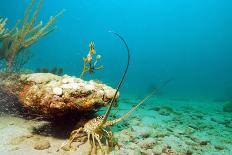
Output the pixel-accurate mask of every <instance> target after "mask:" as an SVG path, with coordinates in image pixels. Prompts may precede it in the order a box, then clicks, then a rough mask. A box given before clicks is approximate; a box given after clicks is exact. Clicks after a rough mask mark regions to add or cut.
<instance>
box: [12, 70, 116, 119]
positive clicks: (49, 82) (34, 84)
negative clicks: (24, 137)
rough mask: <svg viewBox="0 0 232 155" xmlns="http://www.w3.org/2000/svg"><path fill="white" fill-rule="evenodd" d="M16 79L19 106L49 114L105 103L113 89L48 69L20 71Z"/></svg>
mask: <svg viewBox="0 0 232 155" xmlns="http://www.w3.org/2000/svg"><path fill="white" fill-rule="evenodd" d="M19 83H20V85H19V86H18V87H20V89H19V91H18V92H17V93H16V95H17V96H18V98H19V100H20V102H21V103H22V104H23V106H24V107H26V108H29V109H32V110H34V111H37V112H39V113H42V114H47V115H52V116H56V115H59V116H62V115H64V114H67V113H69V112H70V111H72V112H73V111H76V112H86V111H90V110H93V109H97V108H100V107H102V106H105V105H107V102H109V101H110V100H111V99H112V98H113V94H114V93H115V92H116V90H115V89H113V88H111V87H109V86H107V85H105V84H101V83H99V82H95V81H93V80H91V81H84V80H82V79H79V78H75V77H71V76H68V75H64V76H57V75H53V74H51V73H33V74H23V75H20V82H19ZM118 96H119V94H118V95H117V98H118ZM117 98H116V99H117Z"/></svg>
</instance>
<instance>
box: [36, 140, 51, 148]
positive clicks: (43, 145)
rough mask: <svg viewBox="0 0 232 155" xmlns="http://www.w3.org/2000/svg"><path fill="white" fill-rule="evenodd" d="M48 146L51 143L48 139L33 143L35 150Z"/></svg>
mask: <svg viewBox="0 0 232 155" xmlns="http://www.w3.org/2000/svg"><path fill="white" fill-rule="evenodd" d="M50 147H51V145H50V142H49V141H48V140H45V141H39V142H37V143H36V144H35V145H34V149H36V150H45V149H48V148H50Z"/></svg>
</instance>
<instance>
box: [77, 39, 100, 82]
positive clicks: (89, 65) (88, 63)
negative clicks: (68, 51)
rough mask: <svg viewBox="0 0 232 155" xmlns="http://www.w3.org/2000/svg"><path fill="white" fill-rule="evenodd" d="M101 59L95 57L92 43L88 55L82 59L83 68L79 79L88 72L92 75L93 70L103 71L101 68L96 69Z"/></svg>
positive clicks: (98, 56) (97, 56)
mask: <svg viewBox="0 0 232 155" xmlns="http://www.w3.org/2000/svg"><path fill="white" fill-rule="evenodd" d="M93 56H95V61H94V62H93ZM100 59H101V55H96V51H95V48H94V43H93V42H90V44H89V53H88V55H87V56H86V57H83V62H84V66H83V69H82V72H81V76H80V78H83V76H84V74H85V73H87V72H89V73H90V74H92V73H93V72H94V71H95V70H100V69H103V68H104V67H103V66H99V67H96V65H97V62H98V61H99V60H100Z"/></svg>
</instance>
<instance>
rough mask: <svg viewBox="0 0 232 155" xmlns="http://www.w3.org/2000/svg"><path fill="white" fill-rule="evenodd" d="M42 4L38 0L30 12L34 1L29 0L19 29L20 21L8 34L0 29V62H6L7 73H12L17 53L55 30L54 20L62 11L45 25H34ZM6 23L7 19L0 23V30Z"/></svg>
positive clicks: (40, 23)
mask: <svg viewBox="0 0 232 155" xmlns="http://www.w3.org/2000/svg"><path fill="white" fill-rule="evenodd" d="M42 3H43V0H39V2H38V4H37V5H36V7H35V10H34V11H33V12H32V10H33V7H34V5H35V4H36V0H31V2H30V4H29V6H28V8H27V9H26V11H25V14H24V18H23V21H22V23H21V27H19V24H20V21H17V23H16V24H15V26H14V28H13V29H12V30H11V31H9V32H8V31H7V30H6V29H4V28H3V29H2V30H1V29H0V30H1V32H2V33H1V35H0V36H1V37H0V41H1V44H2V45H1V47H0V60H1V59H3V60H5V61H6V65H7V70H8V71H12V69H13V65H14V62H15V59H16V57H17V55H18V54H19V53H21V52H22V51H23V50H24V49H26V48H28V47H30V46H31V45H32V44H33V43H35V42H36V41H37V40H39V39H40V38H41V37H43V36H46V35H47V34H49V33H50V32H52V31H53V30H55V29H56V26H52V25H53V23H54V22H55V21H56V19H57V18H58V17H59V16H60V15H62V14H63V11H61V12H59V13H58V14H57V15H55V16H54V17H53V16H51V17H50V19H49V20H48V22H47V23H46V24H45V25H44V24H43V22H42V21H40V22H39V23H38V24H36V18H37V15H38V13H39V10H40V8H41V6H42ZM31 12H32V13H31ZM29 17H31V18H29ZM6 21H7V19H5V20H2V21H1V26H0V28H1V27H4V26H5V23H6Z"/></svg>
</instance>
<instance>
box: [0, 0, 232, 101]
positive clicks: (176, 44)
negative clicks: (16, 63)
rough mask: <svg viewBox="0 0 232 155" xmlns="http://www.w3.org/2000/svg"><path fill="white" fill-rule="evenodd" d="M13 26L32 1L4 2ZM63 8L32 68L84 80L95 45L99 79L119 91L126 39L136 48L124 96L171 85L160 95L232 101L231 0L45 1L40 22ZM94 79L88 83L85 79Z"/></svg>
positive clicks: (35, 48) (37, 47)
mask: <svg viewBox="0 0 232 155" xmlns="http://www.w3.org/2000/svg"><path fill="white" fill-rule="evenodd" d="M0 3H1V5H0V15H1V16H3V17H8V18H9V21H8V25H7V26H8V27H13V26H14V24H15V22H16V20H17V19H22V17H23V14H24V10H25V8H26V7H27V5H28V4H29V0H22V1H20V2H19V1H17V0H11V1H3V0H1V1H0ZM62 9H65V13H64V15H63V16H61V17H59V19H58V20H57V21H56V22H55V25H56V26H58V29H57V30H55V31H54V32H52V33H50V34H49V35H47V36H46V37H44V38H42V39H40V40H39V41H38V42H37V43H36V44H34V45H32V46H31V47H30V50H31V51H32V52H33V57H32V58H31V60H30V61H29V63H28V64H27V66H26V68H30V69H35V68H42V67H48V68H53V67H54V66H58V67H63V68H64V72H65V73H67V74H72V75H76V76H79V75H80V73H81V69H82V57H83V56H85V55H86V54H87V52H88V44H89V42H90V41H94V43H95V46H96V51H97V52H98V53H99V54H101V55H102V56H103V60H102V62H101V63H102V64H103V65H104V66H105V69H104V71H99V72H97V73H96V74H95V75H94V76H93V77H90V78H96V79H99V80H102V81H104V82H105V83H109V84H111V85H113V86H114V85H116V83H117V82H118V80H119V78H120V76H121V74H122V71H123V68H124V67H125V64H126V59H127V58H126V50H125V48H124V46H123V44H122V43H121V42H120V40H118V38H116V37H115V36H113V35H112V34H111V33H108V31H109V30H113V31H116V32H118V33H120V34H121V35H122V36H123V37H124V38H125V39H126V41H127V43H128V45H129V47H130V49H131V55H132V59H131V66H130V68H129V72H128V75H127V78H126V81H125V83H124V86H123V90H122V91H123V92H125V93H129V94H146V93H148V92H149V88H150V87H151V86H157V85H160V84H161V83H162V82H163V81H166V80H168V79H173V80H172V82H171V83H170V84H169V85H168V86H167V88H165V91H164V92H163V93H162V94H163V95H166V96H179V97H189V98H229V97H231V92H232V81H231V79H232V72H231V71H232V65H231V57H232V54H231V53H232V44H231V41H232V29H231V27H232V18H231V15H232V1H230V0H223V1H219V0H204V1H202V0H190V1H185V0H174V1H171V0H166V1H163V0H145V1H139V0H133V1H132V0H108V1H105V0H98V1H96V0H88V1H87V0H69V1H61V0H56V1H55V0H45V2H44V4H43V6H42V8H41V10H40V13H39V16H38V18H37V20H38V21H40V20H43V21H44V23H45V22H46V21H47V20H48V18H49V17H50V16H51V15H55V14H56V13H58V12H59V11H60V10H62ZM87 78H88V77H87Z"/></svg>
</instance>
